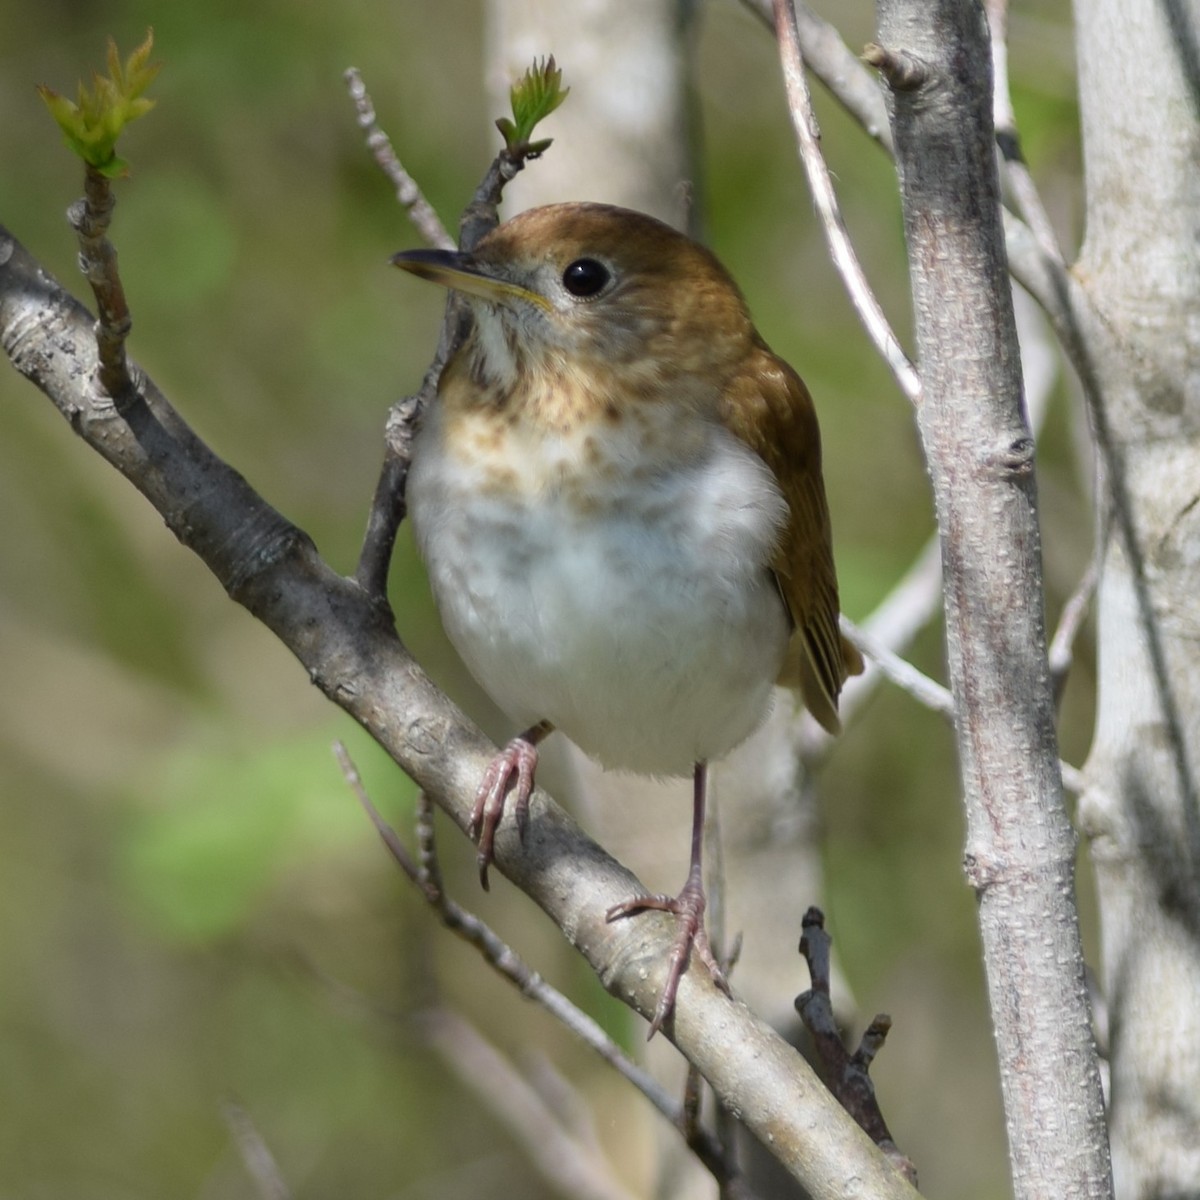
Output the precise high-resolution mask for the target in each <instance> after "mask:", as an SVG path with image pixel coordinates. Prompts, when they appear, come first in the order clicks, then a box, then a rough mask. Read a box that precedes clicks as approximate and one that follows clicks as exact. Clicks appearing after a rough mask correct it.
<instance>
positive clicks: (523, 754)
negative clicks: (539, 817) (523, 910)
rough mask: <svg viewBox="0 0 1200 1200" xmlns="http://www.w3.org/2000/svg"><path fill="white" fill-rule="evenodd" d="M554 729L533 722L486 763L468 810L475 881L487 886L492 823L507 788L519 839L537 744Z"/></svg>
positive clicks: (493, 834) (497, 821)
mask: <svg viewBox="0 0 1200 1200" xmlns="http://www.w3.org/2000/svg"><path fill="white" fill-rule="evenodd" d="M553 731H554V726H553V725H551V724H550V722H549V721H539V722H538V723H537V724H536V725H533V726H531V727H530V728H529V729H526V730H525V732H524V733H521V734H518V735H517V736H516V737H515V738H513V739H512V741H511V742H509V743H508V745H507V746H505V747H504V749H503V750H501V751H500V753H499V754H497V755H496V757H495V758H493V759H492V761H491V762H490V763H489V764H488V769H487V770H486V771H485V772H484V773H483V779H482V780H481V781H480V784H479V789H478V790H477V791H476V793H475V807H474V809H472V811H471V823H470V825H468V826H467V832H468V833H469V834H470V835H471V836H472V837H477V838H478V839H479V853H478V855H477V856H476V860H475V861H476V862H477V863H478V864H479V882H480V883H481V884H483V890H484V891H487V890H488V867H489V866H491V863H492V859H493V857H494V843H495V840H496V826H497V825H499V824H500V818H501V817H502V816H503V815H504V802H505V799H506V798H507V796H508V791H509V788H511V787H513V786H514V782H515V790H516V805H517V807H516V813H515V816H516V818H517V832H518V833H519V834H520V835H521V838H522V840H524V838H525V827H526V825H528V824H529V797H530V794H531V793H532V792H533V774H534V771H536V770H537V761H538V752H537V746H538V742H540V741H541V740H542V739H543V738H544V737H546V736H547V735H548V734H550V733H552V732H553Z"/></svg>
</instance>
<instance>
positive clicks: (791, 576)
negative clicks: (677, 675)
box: [723, 340, 862, 733]
mask: <svg viewBox="0 0 1200 1200" xmlns="http://www.w3.org/2000/svg"><path fill="white" fill-rule="evenodd" d="M723 420H724V423H725V425H726V427H727V428H728V429H729V430H730V432H731V433H733V434H734V435H735V436H736V437H738V438H739V439H740V440H741V441H743V442H744V443H745V444H746V445H747V446H749V447H750V448H751V449H752V450H753V451H754V452H755V453H756V454H758V456H759V457H760V458H762V460H763V461H764V462H765V463H766V464H767V466H768V467H770V468H771V470H772V471H773V472H774V474H775V478H776V479H777V480H779V486H780V489H781V490H782V492H783V496H784V499H785V500H786V501H787V507H788V522H787V526H786V527H785V529H784V531H783V535H782V537H781V538H780V542H779V548H778V550H777V552H776V556H775V559H774V561H773V562H772V563H771V568H772V570H774V572H775V575H776V578H777V579H778V581H779V590H780V592H781V593H782V595H783V598H784V601H785V603H786V604H787V607H788V611H789V612H790V613H791V616H792V623H793V626H794V630H793V633H792V640H791V642H790V644H789V646H788V654H787V659H786V661H785V663H784V666H783V670H782V672H781V673H780V677H779V682H780V683H781V684H785V685H787V686H789V687H799V689H800V694H801V695H802V697H803V698H804V704H805V707H806V708H807V709H808V711H809V712H810V713H812V715H813V716H814V717H815V718H816V719H817V720H818V721H819V722H820V723H821V725H822V726H823V727H824V728H825V729H827V730H828V731H829V732H830V733H837V732H838V730H839V729H840V725H839V723H838V716H837V700H838V693H839V692H840V691H841V690H842V683H843V681H844V680H845V678H846V676H847V675H857V674H858V673H859V672H860V671H861V670H862V658H861V657H860V656H859V653H858V651H857V650H856V649H855V648H854V647H853V646H852V645H851V644H850V643H849V642H847V641H846V639H845V638H843V637H842V635H841V633H840V632H839V630H838V612H839V606H838V590H837V575H836V574H835V572H834V566H833V546H832V541H831V537H830V530H829V508H828V505H827V503H826V500H825V483H824V480H823V479H822V477H821V434H820V430H819V429H818V428H817V414H816V412H815V410H814V409H813V403H812V398H811V397H810V396H809V394H808V389H807V388H806V387H805V386H804V382H803V380H801V378H800V376H799V375H797V374H796V372H795V371H793V370H792V368H791V367H789V366H788V365H787V363H785V362H784V361H783V360H782V359H780V358H776V356H775V355H774V354H772V353H771V351H770V350H769V349H768V348H767V346H766V345H765V344H764V343H763V342H761V341H758V340H756V342H755V344H754V347H753V349H752V351H751V361H750V362H749V363H747V364H746V366H745V368H744V369H743V370H741V371H739V372H738V373H737V378H736V382H735V383H734V385H733V386H732V387H731V388H730V389H729V391H728V392H727V393H726V406H725V411H724V413H723Z"/></svg>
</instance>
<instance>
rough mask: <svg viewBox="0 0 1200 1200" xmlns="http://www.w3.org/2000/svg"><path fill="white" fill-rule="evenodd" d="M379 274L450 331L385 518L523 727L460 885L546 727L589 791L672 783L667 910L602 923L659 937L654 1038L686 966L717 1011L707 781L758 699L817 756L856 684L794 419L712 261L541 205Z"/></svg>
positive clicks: (801, 389) (799, 390)
mask: <svg viewBox="0 0 1200 1200" xmlns="http://www.w3.org/2000/svg"><path fill="white" fill-rule="evenodd" d="M391 262H392V263H393V264H394V265H395V266H397V267H400V268H402V269H403V270H405V271H407V272H410V273H411V274H413V275H416V276H418V277H420V278H422V279H425V280H429V281H432V282H434V283H438V284H441V285H442V286H443V287H446V288H449V289H451V290H452V291H454V292H457V293H459V294H460V295H461V296H462V297H463V298H464V300H465V302H466V304H467V307H468V310H469V313H470V327H469V332H467V333H466V335H465V337H464V338H463V339H462V340H461V343H460V344H459V345H458V347H457V349H456V350H454V351H453V352H452V354H451V355H450V357H449V359H448V361H447V362H446V364H445V366H444V368H443V369H442V372H441V375H440V377H439V380H438V384H437V394H436V397H435V399H434V400H433V402H432V403H431V404H430V405H429V406H428V408H427V410H426V411H425V412H424V414H423V416H422V419H421V423H420V427H419V429H418V432H417V435H416V439H415V442H414V445H413V451H412V462H411V467H410V471H409V476H408V481H407V504H408V512H409V515H410V518H411V521H412V526H413V531H414V536H415V539H416V543H417V547H418V551H419V553H420V555H421V557H422V559H423V561H424V563H425V565H426V568H427V571H428V574H429V579H430V584H431V587H432V591H433V596H434V601H435V604H436V607H437V609H438V612H439V615H440V617H441V620H442V624H443V625H444V627H445V630H446V633H447V634H448V636H449V638H450V641H451V642H452V643H453V645H454V646H455V648H456V649H457V651H458V653H459V654H460V656H461V657H462V659H463V661H464V662H465V664H466V666H467V667H468V669H469V670H470V672H471V673H472V675H473V676H474V677H475V679H476V681H477V682H478V683H479V684H480V685H481V686H482V688H483V690H484V691H485V692H486V693H487V694H488V695H489V696H490V697H491V698H492V699H493V700H494V701H495V702H496V703H497V704H498V706H499V707H500V708H501V709H502V710H503V711H504V712H505V713H506V714H507V716H508V718H509V719H510V720H511V721H513V723H514V727H515V728H520V729H521V730H522V732H520V733H519V734H517V736H515V737H514V738H513V739H512V740H511V741H509V742H508V744H507V745H506V746H505V747H504V749H503V750H501V751H500V752H499V753H498V754H497V755H496V757H495V758H494V759H493V760H492V762H491V765H490V766H489V767H488V769H487V771H486V772H485V774H484V777H483V779H482V781H481V783H480V786H479V790H478V793H477V795H476V797H475V802H474V808H473V812H472V818H471V822H470V825H469V832H470V834H471V836H472V837H473V838H476V839H477V841H478V859H477V861H478V866H479V872H480V879H481V882H482V884H483V886H484V887H485V888H486V887H487V886H488V878H487V871H488V867H489V865H490V864H491V862H492V859H493V853H494V839H495V833H496V828H497V826H498V824H499V822H500V820H501V818H502V816H503V814H504V811H505V807H506V804H508V803H511V804H512V807H513V809H514V810H515V811H514V816H515V818H516V824H517V828H518V831H519V832H520V834H521V837H522V838H524V834H525V830H526V825H527V822H528V808H529V797H530V794H531V792H532V789H533V784H534V777H535V771H536V766H537V760H538V745H539V743H541V742H542V741H543V740H544V739H545V738H546V737H547V736H549V735H550V734H551V733H552V732H554V731H555V730H558V731H561V733H563V734H564V735H566V736H567V737H568V738H570V739H571V741H573V742H574V743H575V744H576V745H577V746H578V747H579V748H580V749H581V750H582V751H583V752H584V753H585V754H587V755H589V756H591V757H592V758H593V759H595V760H596V761H597V762H598V763H599V764H600V765H601V766H602V767H604V768H606V769H611V770H617V771H626V772H633V773H636V774H642V775H649V776H656V777H669V776H684V777H686V776H689V775H690V776H691V777H692V781H693V789H692V818H693V828H692V842H691V854H690V860H689V870H688V875H687V880H686V882H685V884H684V886H683V888H682V890H681V891H680V892H679V893H678V894H677V895H675V896H670V895H638V896H634V897H631V898H630V899H629V900H627V901H625V902H623V903H621V904H617V905H614V906H613V907H612V908H610V909H609V910H608V911H607V913H606V919H607V920H609V921H616V920H620V919H623V918H626V917H630V916H633V915H635V914H637V913H640V912H644V911H647V910H662V911H667V912H670V913H672V914H674V916H675V918H676V922H677V924H676V934H675V938H674V940H673V943H672V947H671V951H670V954H669V957H668V963H667V971H666V977H665V983H664V985H663V989H662V992H661V993H660V996H659V999H658V1002H657V1005H656V1008H655V1012H654V1016H653V1020H652V1022H651V1027H650V1034H649V1036H650V1037H653V1036H654V1034H655V1033H656V1032H657V1031H658V1030H659V1029H661V1028H662V1026H663V1024H664V1023H665V1022H666V1021H667V1020H668V1018H669V1017H670V1016H671V1014H672V1012H673V1010H674V1005H675V999H676V995H677V992H678V988H679V983H680V979H681V977H682V975H683V973H684V971H685V970H686V967H687V964H688V962H689V959H690V954H691V951H692V950H693V949H694V950H695V951H696V953H697V954H698V955H699V956H700V958H701V959H702V961H703V962H704V963H705V964H706V965H707V967H708V969H709V971H710V972H711V973H712V976H713V978H714V980H715V981H716V983H717V984H718V985H719V986H720V987H721V988H722V990H724V991H726V992H728V985H727V983H726V981H725V979H724V975H723V972H722V970H721V967H720V965H719V964H718V962H717V960H716V957H715V955H714V954H713V952H712V949H711V947H710V945H709V942H708V937H707V933H706V931H705V926H704V910H705V903H706V900H705V891H704V882H703V872H702V861H701V848H702V841H703V837H702V834H703V826H704V810H705V799H706V792H707V781H708V772H709V765H710V764H711V763H712V762H713V761H715V760H717V759H719V758H721V757H722V756H723V755H725V754H726V753H728V752H729V751H730V750H732V749H733V748H734V747H735V746H737V745H738V744H739V743H741V742H742V741H744V740H745V739H746V738H747V737H749V736H750V734H752V733H753V732H754V730H755V729H756V728H757V727H758V726H759V725H760V724H761V723H762V722H763V720H764V719H765V717H766V715H767V713H768V711H769V709H770V706H771V703H772V694H773V689H774V688H775V686H776V684H782V685H785V686H790V687H792V688H793V689H797V690H798V691H799V693H800V696H801V697H802V699H803V702H804V704H805V706H806V707H807V709H808V711H809V712H810V713H811V714H812V716H813V717H814V718H815V719H816V720H817V721H818V722H819V723H820V724H821V725H822V726H823V727H824V728H825V729H826V730H828V731H829V732H830V733H836V732H837V731H838V729H839V722H838V715H837V702H838V695H839V692H840V690H841V687H842V684H843V682H844V680H845V679H846V677H847V675H849V674H854V673H857V672H859V671H861V670H862V659H861V658H860V656H859V654H858V651H857V650H856V649H855V648H854V646H853V645H852V644H851V643H850V642H849V641H848V640H847V639H846V638H845V637H844V636H843V635H842V633H841V632H840V630H839V600H838V587H837V577H836V573H835V569H834V560H833V551H832V542H831V533H830V519H829V510H828V504H827V501H826V495H825V487H824V482H823V477H822V470H821V442H820V432H819V429H818V425H817V417H816V413H815V410H814V407H813V403H812V400H811V398H810V396H809V393H808V390H807V388H806V387H805V385H804V383H803V381H802V380H801V378H800V376H799V375H798V374H797V373H796V372H795V371H794V370H793V369H792V368H791V367H790V366H789V365H788V364H787V363H786V362H784V361H783V360H782V359H781V358H779V357H778V356H777V355H775V354H774V353H773V352H772V351H771V350H770V348H769V347H768V346H767V344H766V342H765V341H764V340H763V338H762V337H761V336H760V335H759V333H758V331H757V330H756V328H755V326H754V324H753V321H752V319H751V316H750V312H749V309H748V307H747V303H746V301H745V299H744V297H743V295H742V293H741V291H740V290H739V288H738V286H737V284H736V283H735V282H734V280H733V278H732V277H731V275H730V274H729V272H728V271H727V270H726V269H725V267H724V266H723V265H722V264H721V263H720V261H719V260H718V259H717V258H716V256H715V255H714V254H713V253H712V252H711V251H710V250H708V249H707V248H706V247H704V246H703V245H701V244H700V243H698V242H696V241H694V240H692V239H691V238H689V237H687V236H686V235H684V234H682V233H680V232H679V231H677V230H676V229H674V228H673V227H671V226H669V225H666V224H664V223H663V222H661V221H658V220H656V219H655V218H653V217H650V216H648V215H645V214H643V213H639V212H634V211H631V210H629V209H623V208H618V207H615V206H612V205H603V204H595V203H586V202H571V203H561V204H551V205H547V206H544V207H539V208H533V209H529V210H526V211H525V212H522V213H519V214H518V215H516V216H514V217H513V218H511V219H510V220H508V221H506V222H505V223H503V224H500V225H498V226H497V227H495V228H494V229H492V230H491V231H490V232H489V233H488V234H486V235H485V236H484V237H483V238H482V239H481V240H480V241H479V242H478V244H477V245H476V246H475V247H474V248H473V249H472V250H470V251H469V252H463V251H448V250H429V249H418V250H406V251H401V252H400V253H398V254H396V255H394V256H393V257H392V259H391ZM510 793H511V796H510Z"/></svg>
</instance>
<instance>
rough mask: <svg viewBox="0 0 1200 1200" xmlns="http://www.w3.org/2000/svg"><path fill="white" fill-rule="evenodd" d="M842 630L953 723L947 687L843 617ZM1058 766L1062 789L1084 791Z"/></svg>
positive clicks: (1070, 770)
mask: <svg viewBox="0 0 1200 1200" xmlns="http://www.w3.org/2000/svg"><path fill="white" fill-rule="evenodd" d="M841 630H842V633H844V634H845V635H846V637H847V638H848V639H849V640H850V641H851V642H853V643H854V645H855V646H857V647H858V649H859V650H861V651H862V653H863V654H864V655H865V656H866V657H867V659H868V660H869V661H870V662H872V663H874V665H875V666H876V667H878V668H879V672H880V674H881V675H883V677H884V678H885V679H888V680H890V681H891V682H892V683H894V684H895V685H896V686H897V687H898V688H900V689H901V690H902V691H905V692H907V693H908V694H909V695H910V696H912V698H913V699H914V700H916V701H918V702H919V703H921V704H923V705H925V707H926V708H928V709H931V710H932V711H933V712H935V713H938V714H940V715H941V716H943V717H945V718H946V720H948V721H951V722H953V720H954V715H955V708H954V697H953V696H952V695H951V694H950V689H949V688H947V687H944V686H943V685H942V684H940V683H938V682H937V680H936V679H930V678H929V676H928V675H926V674H925V673H924V672H923V671H920V670H918V669H917V668H916V667H914V666H913V665H912V663H910V662H908V661H907V660H906V659H903V658H901V657H900V656H899V655H898V654H896V653H894V652H893V651H892V650H891V649H889V648H888V646H886V645H885V644H884V643H883V642H882V641H880V640H879V639H877V638H875V637H873V636H872V635H871V634H870V633H868V632H866V631H865V630H864V629H862V628H860V627H859V626H857V625H855V624H854V623H853V622H852V621H850V620H848V619H847V618H846V617H842V619H841ZM1058 765H1059V768H1060V770H1061V772H1062V782H1063V787H1064V788H1065V789H1066V790H1067V791H1068V792H1070V793H1071V794H1072V795H1079V793H1080V792H1082V791H1083V773H1082V772H1081V771H1080V770H1079V768H1078V767H1073V766H1071V764H1070V763H1066V762H1060V763H1059V764H1058Z"/></svg>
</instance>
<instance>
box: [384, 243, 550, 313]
mask: <svg viewBox="0 0 1200 1200" xmlns="http://www.w3.org/2000/svg"><path fill="white" fill-rule="evenodd" d="M389 261H390V262H391V264H392V266H394V267H399V268H400V269H401V270H402V271H410V272H411V273H412V274H413V275H419V276H420V277H421V278H422V279H429V280H432V281H433V282H434V283H440V284H441V285H442V286H443V287H448V288H453V290H454V291H456V292H467V293H469V294H470V295H472V296H482V297H483V299H484V300H493V301H497V300H499V301H503V300H507V299H517V300H525V301H527V302H528V303H530V304H536V305H537V306H538V307H539V308H544V309H549V307H550V305H549V303H548V302H547V300H546V298H545V297H544V296H541V295H539V294H538V293H537V292H534V291H531V290H530V289H529V288H525V287H522V286H521V285H520V284H519V283H512V282H511V281H509V280H507V279H502V278H500V277H499V276H498V275H496V274H495V273H494V271H493V270H492V268H491V267H489V266H487V265H485V264H483V263H480V262H479V261H478V260H477V259H475V258H473V257H472V256H471V255H470V254H463V253H462V252H461V251H458V250H401V251H400V253H399V254H393V255H392V257H391V259H390V260H389Z"/></svg>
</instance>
